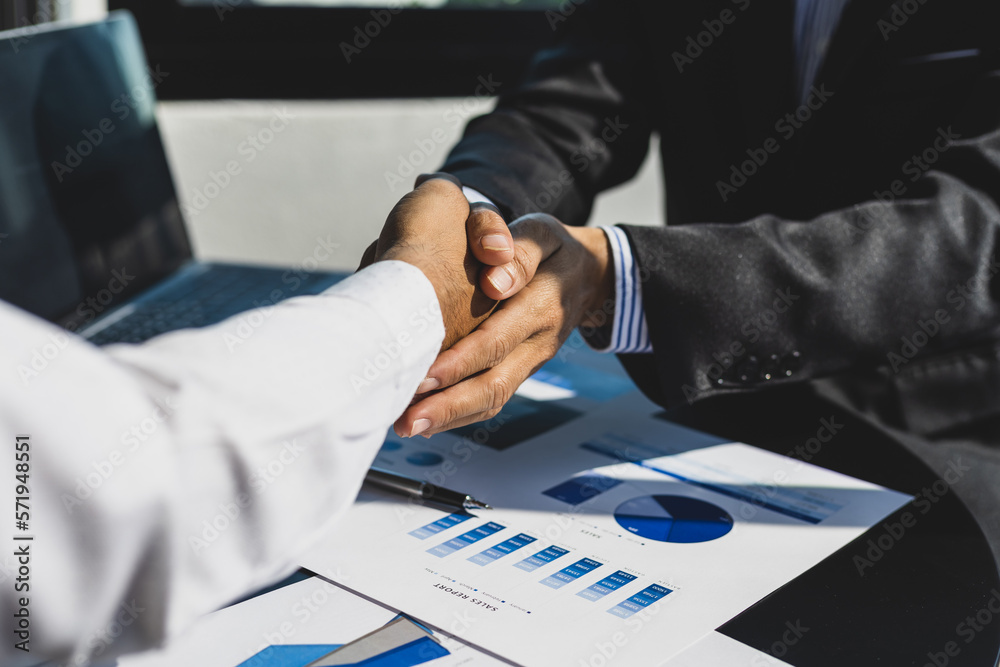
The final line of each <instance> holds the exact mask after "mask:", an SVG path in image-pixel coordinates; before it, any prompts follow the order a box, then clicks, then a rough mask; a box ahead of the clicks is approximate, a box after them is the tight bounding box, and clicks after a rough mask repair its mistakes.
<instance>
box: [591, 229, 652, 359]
mask: <svg viewBox="0 0 1000 667" xmlns="http://www.w3.org/2000/svg"><path fill="white" fill-rule="evenodd" d="M601 229H602V230H603V231H604V233H605V234H606V235H607V237H608V243H609V244H610V246H611V256H612V258H613V259H614V263H615V314H614V317H613V318H612V321H611V322H612V323H611V337H610V340H606V341H601V340H599V338H600V337H599V336H593V335H586V334H585V335H584V336H583V338H584V340H586V341H587V344H588V345H590V347H592V348H593V349H594V350H596V351H598V352H610V353H614V354H647V353H650V352H652V351H653V345H652V344H651V343H650V341H649V327H648V326H647V325H646V311H645V309H644V308H643V306H642V283H641V281H640V280H639V265H638V264H636V262H635V259H634V258H633V256H632V246H630V245H629V242H628V237H627V236H626V235H625V232H624V231H623V230H621V229H620V228H618V227H601ZM581 333H584V332H582V331H581Z"/></svg>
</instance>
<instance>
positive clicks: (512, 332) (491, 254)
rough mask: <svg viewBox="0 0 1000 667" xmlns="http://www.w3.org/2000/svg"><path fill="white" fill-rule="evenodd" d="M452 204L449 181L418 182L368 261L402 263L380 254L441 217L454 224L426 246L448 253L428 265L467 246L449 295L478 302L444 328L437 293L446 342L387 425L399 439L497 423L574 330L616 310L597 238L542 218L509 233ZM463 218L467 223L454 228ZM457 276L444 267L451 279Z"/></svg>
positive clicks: (494, 220) (491, 214) (494, 219)
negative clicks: (418, 222)
mask: <svg viewBox="0 0 1000 667" xmlns="http://www.w3.org/2000/svg"><path fill="white" fill-rule="evenodd" d="M428 186H431V188H430V189H429V188H428ZM431 190H433V192H432V191H431ZM456 195H457V196H462V195H461V190H460V189H459V188H458V187H457V186H455V185H453V184H451V183H449V182H448V181H445V180H442V179H434V180H429V181H425V182H424V183H423V184H422V185H420V186H419V187H418V188H417V189H416V190H414V192H413V193H411V194H410V195H408V196H407V197H404V199H403V201H401V202H400V204H398V205H397V206H396V208H395V209H393V213H392V214H390V216H389V220H388V221H387V223H386V228H385V229H383V232H382V236H381V237H380V239H379V241H378V247H377V249H375V250H373V249H372V248H370V249H369V253H366V256H368V255H371V254H372V253H375V255H374V256H375V257H377V258H379V259H390V258H397V259H398V258H401V257H399V256H398V254H395V255H394V253H393V252H392V251H390V252H388V254H389V255H394V256H392V257H387V256H385V255H386V250H387V249H389V248H398V246H399V244H398V243H393V241H392V239H393V238H395V237H397V236H398V235H399V230H400V229H401V228H404V227H405V226H406V225H405V222H406V221H407V220H412V219H414V218H419V217H427V218H435V216H442V215H446V216H447V217H449V218H451V220H452V221H453V224H451V226H450V227H448V225H446V224H443V225H441V228H439V229H438V230H437V231H436V233H437V234H438V236H437V237H436V238H435V239H434V242H435V243H437V244H441V245H444V246H446V247H448V248H449V249H450V253H449V254H448V255H447V256H446V255H445V254H439V255H438V257H437V258H436V261H435V262H433V263H432V264H433V265H434V267H435V270H439V271H447V270H448V269H449V267H448V266H447V263H449V262H456V261H457V259H456V258H457V257H458V253H457V251H456V249H457V248H459V246H461V247H462V248H466V247H467V248H468V250H467V251H466V252H465V253H464V255H463V261H464V262H465V263H464V264H462V265H461V270H462V275H464V276H465V280H464V281H462V280H458V281H455V282H458V283H461V284H462V286H463V289H462V290H459V291H458V292H457V293H456V292H452V293H451V295H452V296H453V297H454V296H458V297H459V298H458V299H457V300H458V301H462V300H463V299H464V298H465V297H466V296H467V293H468V292H469V287H470V286H471V288H472V289H473V290H475V292H476V293H477V294H479V293H481V297H482V301H480V303H479V309H480V310H478V311H477V310H476V308H475V307H473V309H472V311H470V313H471V316H470V317H462V316H461V315H459V316H457V317H458V319H457V320H456V321H457V325H453V326H449V317H452V318H454V317H456V309H455V308H452V307H450V306H449V305H446V303H445V302H446V301H449V300H455V299H452V298H450V297H449V296H448V293H447V292H445V297H444V298H442V292H441V291H438V298H439V300H441V301H442V303H441V307H442V312H443V313H445V328H446V330H447V331H448V340H446V344H445V346H444V347H443V348H442V349H443V351H442V352H441V354H440V355H439V356H438V358H437V360H436V361H435V362H434V364H433V365H432V366H431V368H430V371H428V374H427V378H426V379H425V380H424V381H423V382H422V383H421V384H420V386H419V388H418V390H417V395H416V397H415V398H414V402H413V403H412V404H411V405H410V407H409V408H407V410H406V411H405V412H404V413H403V415H402V416H401V417H400V418H399V419H398V420H397V421H396V423H395V425H394V429H395V431H396V433H397V434H399V435H401V436H404V437H405V436H415V435H424V436H430V435H432V434H434V433H439V432H441V431H446V430H448V429H452V428H456V427H458V426H464V425H466V424H471V423H474V422H478V421H483V420H485V419H490V418H492V417H494V416H496V414H497V413H499V412H500V409H501V408H502V407H503V406H504V405H505V404H506V403H507V401H509V400H510V399H511V397H512V396H513V395H514V392H515V391H516V390H517V388H518V387H519V386H520V385H521V383H522V382H524V380H526V379H527V378H528V377H529V376H530V375H531V374H532V373H534V372H535V371H537V370H538V369H539V368H540V367H541V366H542V365H543V364H544V363H545V362H546V361H548V360H549V359H551V358H552V357H553V356H554V355H555V354H556V352H557V351H558V350H559V348H560V346H562V344H563V343H564V342H565V341H566V338H567V337H568V336H569V335H570V333H571V332H572V330H573V329H574V328H575V327H577V326H579V325H581V324H583V325H588V324H592V325H599V324H601V323H602V322H604V321H605V320H608V319H610V315H611V314H612V313H613V309H614V302H613V286H614V268H613V265H612V263H611V261H610V259H609V251H608V242H607V239H606V237H605V235H604V232H603V231H601V230H600V229H595V228H586V227H568V226H566V225H563V224H562V223H560V222H559V221H558V220H556V219H555V218H553V217H552V216H550V215H546V214H542V213H533V214H529V215H526V216H523V217H521V218H519V219H518V220H516V221H514V223H512V224H511V225H510V227H509V231H508V228H507V226H506V225H505V224H504V221H503V219H502V218H501V217H500V215H499V214H498V213H496V212H495V211H494V210H492V208H486V207H475V206H473V207H471V208H470V207H468V205H467V204H466V205H465V208H464V209H463V206H462V205H461V202H459V201H458V199H457V197H456ZM462 199H463V200H464V196H462ZM443 202H450V203H449V204H448V205H445V204H444V203H443ZM463 210H466V211H467V215H466V217H465V219H464V221H463V222H464V223H465V224H464V225H462V224H454V220H455V219H456V217H460V214H461V212H462V211H463ZM436 219H438V220H439V221H440V220H443V218H441V217H438V218H436ZM463 232H464V233H463ZM410 238H411V239H413V238H414V237H413V235H412V234H411V235H410ZM429 241H430V239H423V240H422V242H420V243H416V242H415V241H413V240H410V241H407V242H406V243H405V244H404V245H406V247H407V250H408V252H409V256H412V254H413V252H412V251H414V250H417V247H416V246H417V245H419V246H423V249H424V250H426V251H431V250H432V247H431V246H433V245H434V244H433V243H428V242H429ZM511 241H512V242H511ZM475 260H478V263H477V262H476V261H475ZM406 261H409V260H406ZM418 266H419V264H418ZM421 268H423V267H421ZM457 268H458V267H457V266H454V265H452V266H451V267H450V269H451V270H452V271H453V272H455V271H456V270H457ZM477 271H478V280H477V277H476V272H477ZM425 273H427V271H425ZM428 277H430V276H428ZM431 281H432V282H434V278H431ZM477 283H478V287H479V289H475V286H476V284H477ZM435 288H437V284H435ZM484 301H485V302H486V303H491V304H492V303H495V302H496V301H500V304H499V306H497V307H496V308H495V310H493V311H492V314H489V312H488V308H487V309H486V310H485V311H484V310H482V308H483V302H484ZM458 312H459V313H461V312H462V309H461V308H459V309H458ZM453 331H454V335H453Z"/></svg>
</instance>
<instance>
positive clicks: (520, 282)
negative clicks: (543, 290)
mask: <svg viewBox="0 0 1000 667" xmlns="http://www.w3.org/2000/svg"><path fill="white" fill-rule="evenodd" d="M510 233H511V236H512V237H513V240H514V251H513V253H514V258H513V259H512V260H511V261H510V262H507V263H506V264H502V265H500V266H488V267H486V268H485V269H483V271H482V272H481V273H480V277H479V286H480V287H481V288H482V290H483V292H484V293H485V294H486V296H488V297H489V298H491V299H497V300H500V299H507V298H510V297H512V296H514V295H515V294H517V293H518V292H519V291H521V289H522V288H523V287H524V286H525V285H527V284H528V283H529V282H531V279H532V278H534V277H535V271H537V270H538V266H539V265H540V264H541V263H542V262H544V261H545V260H546V259H548V258H549V257H551V256H552V255H553V254H554V253H555V252H557V251H558V250H559V249H560V248H561V247H562V244H563V236H564V232H563V230H562V224H561V223H560V222H559V221H558V220H556V219H555V218H553V217H552V216H551V215H546V214H544V213H530V214H528V215H525V216H523V217H521V218H518V219H517V220H515V221H514V222H513V223H511V225H510Z"/></svg>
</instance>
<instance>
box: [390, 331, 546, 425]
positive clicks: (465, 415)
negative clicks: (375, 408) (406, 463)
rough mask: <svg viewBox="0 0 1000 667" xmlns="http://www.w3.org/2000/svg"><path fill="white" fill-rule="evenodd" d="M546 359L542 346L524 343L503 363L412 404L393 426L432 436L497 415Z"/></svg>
mask: <svg viewBox="0 0 1000 667" xmlns="http://www.w3.org/2000/svg"><path fill="white" fill-rule="evenodd" d="M547 360H548V356H547V355H546V353H545V352H544V349H543V348H541V347H539V346H535V345H532V344H530V343H529V344H526V345H523V346H521V347H519V348H518V349H517V350H515V351H514V353H513V354H511V355H510V356H509V357H508V358H507V359H506V360H505V361H504V363H503V364H502V365H500V366H497V367H496V368H493V369H491V370H489V371H487V372H486V373H483V374H482V375H478V376H476V377H474V378H469V379H468V380H465V381H464V382H460V383H459V384H456V385H455V386H453V387H449V388H447V389H445V390H443V391H439V392H437V393H436V394H432V395H430V396H428V397H427V398H424V399H423V400H421V401H419V402H418V403H416V404H414V405H412V406H410V407H409V408H407V409H406V411H405V412H403V414H402V415H401V416H400V418H399V419H397V420H396V423H395V424H394V425H393V428H394V429H395V431H396V434H397V435H400V436H402V437H413V436H415V435H424V436H429V435H433V434H435V433H440V432H442V431H447V430H449V429H453V428H458V427H459V426H465V425H466V424H474V423H476V422H480V421H483V420H485V419H490V418H492V417H495V416H496V415H497V413H498V412H500V409H501V408H502V407H503V406H504V405H506V404H507V402H508V401H509V400H510V399H511V398H512V397H513V396H514V392H515V391H517V388H518V387H520V386H521V383H523V382H524V381H525V380H526V379H527V378H528V377H529V376H530V375H531V374H532V373H534V372H535V371H536V370H537V369H538V368H540V367H541V366H542V365H543V364H544V363H545V362H546V361H547Z"/></svg>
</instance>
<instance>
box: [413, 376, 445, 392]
mask: <svg viewBox="0 0 1000 667" xmlns="http://www.w3.org/2000/svg"><path fill="white" fill-rule="evenodd" d="M440 386H441V381H440V380H438V379H437V378H424V381H423V382H421V383H420V384H419V385H417V393H418V394H425V393H427V392H428V391H434V390H435V389H437V388H438V387H440Z"/></svg>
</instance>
